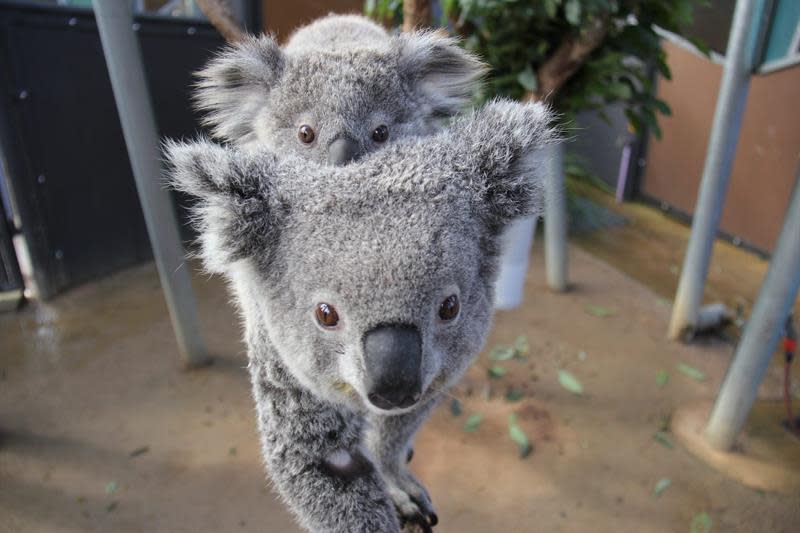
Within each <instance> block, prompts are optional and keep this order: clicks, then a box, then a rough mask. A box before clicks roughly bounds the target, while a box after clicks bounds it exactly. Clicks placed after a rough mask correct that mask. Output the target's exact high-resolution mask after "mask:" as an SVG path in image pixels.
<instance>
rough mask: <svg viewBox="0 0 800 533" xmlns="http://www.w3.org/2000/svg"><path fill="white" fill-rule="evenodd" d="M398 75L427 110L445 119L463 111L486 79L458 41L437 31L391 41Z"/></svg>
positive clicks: (483, 67) (484, 69)
mask: <svg viewBox="0 0 800 533" xmlns="http://www.w3.org/2000/svg"><path fill="white" fill-rule="evenodd" d="M393 44H394V46H396V47H397V50H398V53H399V57H398V67H399V70H400V74H401V75H402V76H403V78H404V79H406V80H407V82H408V83H409V85H410V87H411V89H412V91H413V92H414V93H415V95H416V97H417V98H418V99H419V100H420V103H421V104H422V105H424V106H426V107H427V112H428V114H429V115H431V116H434V117H438V118H445V117H450V116H453V115H455V114H456V113H458V112H459V111H461V110H463V109H464V107H465V106H466V105H467V104H469V103H470V101H471V100H472V97H473V95H474V93H475V91H476V90H477V89H478V88H479V87H480V84H481V82H482V80H483V78H484V76H485V75H486V72H487V67H486V64H484V63H483V62H482V61H481V60H480V59H478V58H477V57H476V56H475V55H473V54H472V53H470V52H468V51H466V50H464V49H463V48H461V47H460V46H459V45H458V40H456V39H454V38H452V37H448V36H446V35H444V34H442V33H440V32H439V31H434V30H421V31H415V32H410V33H401V34H399V35H397V36H395V37H394V43H393Z"/></svg>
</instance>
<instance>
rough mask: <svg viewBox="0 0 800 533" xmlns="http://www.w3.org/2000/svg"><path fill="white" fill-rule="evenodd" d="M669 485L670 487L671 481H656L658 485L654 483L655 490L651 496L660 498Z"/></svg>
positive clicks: (664, 479)
mask: <svg viewBox="0 0 800 533" xmlns="http://www.w3.org/2000/svg"><path fill="white" fill-rule="evenodd" d="M670 485H672V480H671V479H669V478H666V477H662V478H661V479H659V480H658V483H656V487H655V489H653V496H655V497H656V498H657V497H659V496H661V493H662V492H664V491H665V490H667V489H668V488H669V486H670Z"/></svg>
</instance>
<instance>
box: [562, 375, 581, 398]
mask: <svg viewBox="0 0 800 533" xmlns="http://www.w3.org/2000/svg"><path fill="white" fill-rule="evenodd" d="M558 382H559V383H560V384H561V386H562V387H564V388H565V389H567V390H568V391H570V392H571V393H573V394H583V385H582V384H581V382H580V381H578V378H576V377H575V376H573V375H572V373H571V372H569V371H568V370H559V371H558Z"/></svg>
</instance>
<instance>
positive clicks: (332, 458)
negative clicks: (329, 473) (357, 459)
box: [325, 450, 353, 470]
mask: <svg viewBox="0 0 800 533" xmlns="http://www.w3.org/2000/svg"><path fill="white" fill-rule="evenodd" d="M325 461H326V462H327V463H328V464H329V465H331V466H332V467H333V468H335V469H337V470H349V469H350V468H352V466H353V456H352V455H350V452H348V451H347V450H336V451H335V452H333V453H332V454H330V455H329V456H328V457H326V458H325Z"/></svg>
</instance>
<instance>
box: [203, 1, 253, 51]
mask: <svg viewBox="0 0 800 533" xmlns="http://www.w3.org/2000/svg"><path fill="white" fill-rule="evenodd" d="M197 5H198V6H199V7H200V10H201V11H202V12H203V13H204V14H205V16H206V17H207V18H208V21H209V22H210V23H211V24H212V25H213V26H214V27H215V28H217V31H218V32H219V33H220V34H221V35H222V37H224V38H225V40H226V41H228V42H229V43H237V42H239V41H242V40H243V39H244V38H245V37H246V36H247V33H246V32H245V31H244V29H242V27H241V26H239V23H238V22H236V19H234V18H233V13H232V12H231V8H230V5H229V4H228V2H226V1H225V0H197Z"/></svg>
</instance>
